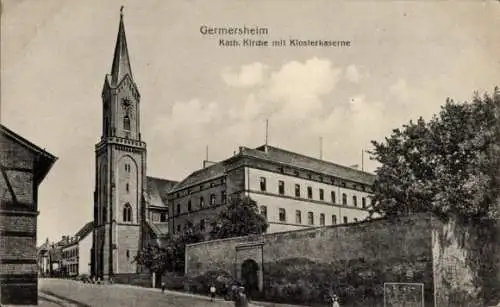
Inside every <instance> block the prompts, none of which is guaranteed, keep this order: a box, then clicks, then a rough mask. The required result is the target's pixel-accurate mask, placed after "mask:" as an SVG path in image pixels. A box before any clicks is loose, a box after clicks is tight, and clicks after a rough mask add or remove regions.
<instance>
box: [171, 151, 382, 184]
mask: <svg viewBox="0 0 500 307" xmlns="http://www.w3.org/2000/svg"><path fill="white" fill-rule="evenodd" d="M241 157H248V158H250V159H259V160H265V161H269V162H273V163H276V164H281V165H289V166H292V167H299V168H302V169H305V170H309V171H312V172H317V173H321V174H325V175H329V176H334V177H337V178H341V179H345V180H350V181H354V182H359V183H364V184H368V185H372V184H373V181H374V179H375V176H374V175H373V174H371V173H368V172H363V171H360V170H357V169H354V168H350V167H347V166H343V165H340V164H336V163H332V162H329V161H325V160H320V159H316V158H312V157H309V156H306V155H302V154H298V153H295V152H291V151H288V150H285V149H282V148H278V147H274V146H269V145H263V146H260V147H257V148H255V149H253V148H247V147H241V148H240V152H239V153H238V154H237V155H236V156H233V157H231V158H228V159H226V160H223V161H221V162H218V163H216V164H213V165H211V166H208V167H206V168H202V169H200V170H197V171H195V172H193V173H191V174H190V175H189V176H188V177H186V178H185V179H184V180H182V181H181V182H180V183H179V184H177V185H176V186H175V187H174V188H173V189H172V191H179V190H182V189H184V188H187V187H189V186H192V185H195V184H197V183H199V182H203V181H208V180H211V179H215V178H217V177H220V176H223V175H224V174H225V172H226V170H227V167H228V166H229V165H231V162H232V161H234V159H239V158H241ZM250 161H251V160H250ZM250 163H251V162H250Z"/></svg>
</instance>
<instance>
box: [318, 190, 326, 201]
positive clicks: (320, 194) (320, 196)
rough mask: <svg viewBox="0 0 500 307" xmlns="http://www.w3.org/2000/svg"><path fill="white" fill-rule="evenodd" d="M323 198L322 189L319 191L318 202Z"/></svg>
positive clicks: (323, 192)
mask: <svg viewBox="0 0 500 307" xmlns="http://www.w3.org/2000/svg"><path fill="white" fill-rule="evenodd" d="M324 198H325V191H323V189H319V200H323V199H324Z"/></svg>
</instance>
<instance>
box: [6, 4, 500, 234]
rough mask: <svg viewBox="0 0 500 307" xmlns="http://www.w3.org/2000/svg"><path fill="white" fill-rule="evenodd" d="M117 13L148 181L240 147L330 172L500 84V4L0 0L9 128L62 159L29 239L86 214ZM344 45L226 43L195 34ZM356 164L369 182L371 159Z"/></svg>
mask: <svg viewBox="0 0 500 307" xmlns="http://www.w3.org/2000/svg"><path fill="white" fill-rule="evenodd" d="M122 4H123V5H125V11H124V12H125V29H126V33H127V41H128V46H129V52H130V55H131V61H132V71H133V74H134V77H135V80H136V83H137V84H138V86H139V90H140V92H141V96H142V99H141V111H142V121H141V124H142V134H143V138H144V139H145V141H146V142H147V146H148V170H147V172H148V175H150V176H156V177H163V178H168V179H176V180H179V179H182V178H183V177H184V176H186V175H187V174H188V173H190V172H191V171H193V170H195V169H197V168H199V167H200V166H201V163H202V159H203V158H204V156H205V146H206V145H207V144H208V145H209V157H210V159H211V160H221V159H224V158H226V157H228V156H230V155H231V154H232V153H233V151H234V150H235V149H237V147H238V146H240V145H245V146H250V147H254V146H258V145H261V144H262V143H264V140H265V120H266V118H269V121H270V124H269V127H270V143H271V144H272V145H276V146H281V147H284V148H286V149H290V150H293V151H297V152H300V153H303V154H307V155H312V156H316V157H317V156H318V155H319V138H320V137H322V138H323V157H324V158H325V159H327V160H331V161H334V162H337V163H342V164H347V165H352V164H360V163H361V154H360V151H361V148H369V147H370V140H372V139H381V138H383V137H384V136H385V135H387V134H388V133H390V131H391V129H392V128H395V127H398V126H400V125H401V124H403V123H405V122H407V121H408V120H409V119H412V118H417V117H418V116H420V115H422V116H424V117H426V118H428V117H430V116H431V115H432V114H433V113H435V112H437V111H438V110H439V106H440V105H441V104H442V103H443V102H444V100H445V98H446V97H453V98H456V99H457V100H466V99H469V98H470V97H471V95H472V93H473V91H475V90H478V91H480V92H483V91H491V90H492V89H493V87H494V86H495V85H497V84H499V83H500V82H499V81H500V62H499V59H500V58H499V55H500V35H499V34H500V33H499V30H498V29H500V18H499V16H500V2H479V3H472V2H453V3H450V2H440V3H429V2H417V1H405V2H385V3H379V2H377V3H375V2H361V1H354V2H333V1H298V0H293V1H281V0H273V1H210V2H209V1H202V0H197V1H195V0H191V1H180V0H177V1H163V0H157V1H154V0H151V1H127V0H122V1H101V0H87V1H66V0H44V1H38V0H24V1H19V0H11V1H3V15H2V25H1V26H2V33H1V34H2V46H1V47H2V49H1V52H2V54H1V56H2V57H1V64H2V66H1V67H2V78H1V85H2V91H1V99H2V112H1V119H2V123H4V124H5V125H7V126H8V127H9V128H11V129H13V130H14V131H16V132H18V133H20V134H21V135H23V136H24V137H26V138H28V139H29V140H32V141H33V142H35V143H36V144H38V145H40V146H42V147H45V148H46V149H47V150H48V151H49V152H51V153H53V154H55V155H56V156H58V157H59V160H58V161H57V162H56V164H55V166H54V167H53V169H52V170H51V172H50V173H49V175H48V176H47V177H46V179H45V181H44V182H43V183H42V185H41V187H40V195H39V210H40V216H39V219H38V222H39V228H38V231H39V232H38V242H42V241H43V240H44V239H45V237H49V238H51V239H57V238H60V236H61V235H63V234H74V233H75V232H76V231H77V230H78V229H79V228H80V227H81V226H82V225H83V224H84V223H85V222H87V221H89V220H91V219H92V206H93V199H92V193H93V190H94V179H95V175H94V167H95V165H94V162H95V156H94V144H95V143H97V142H98V140H99V137H100V134H101V99H100V93H101V89H102V85H103V81H104V75H105V74H106V73H109V71H110V66H111V60H112V55H113V48H114V45H115V40H116V33H117V30H118V20H119V8H120V5H122ZM205 24H206V25H213V26H225V25H244V24H246V25H258V26H260V27H267V28H268V29H269V32H270V33H269V36H268V37H266V38H267V39H288V38H298V39H328V40H351V41H352V46H351V47H349V48H314V47H307V48H304V47H302V48H292V47H284V48H228V47H226V48H222V47H219V46H218V41H217V40H218V38H215V37H211V38H209V37H203V36H202V35H201V34H200V31H199V28H200V26H201V25H205ZM367 160H368V159H365V168H366V169H368V170H370V171H373V170H374V168H375V167H376V165H375V164H374V162H371V161H367Z"/></svg>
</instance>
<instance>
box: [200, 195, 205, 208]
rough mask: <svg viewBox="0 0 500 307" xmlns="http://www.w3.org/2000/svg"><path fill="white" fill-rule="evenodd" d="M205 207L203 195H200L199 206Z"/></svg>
mask: <svg viewBox="0 0 500 307" xmlns="http://www.w3.org/2000/svg"><path fill="white" fill-rule="evenodd" d="M203 207H205V199H203V197H200V208H203Z"/></svg>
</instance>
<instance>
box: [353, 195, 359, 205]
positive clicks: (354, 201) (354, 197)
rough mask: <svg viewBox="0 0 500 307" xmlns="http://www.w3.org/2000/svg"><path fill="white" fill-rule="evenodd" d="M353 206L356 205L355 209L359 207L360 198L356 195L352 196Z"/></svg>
mask: <svg viewBox="0 0 500 307" xmlns="http://www.w3.org/2000/svg"><path fill="white" fill-rule="evenodd" d="M352 204H353V205H354V207H357V206H358V198H357V197H356V195H353V196H352Z"/></svg>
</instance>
